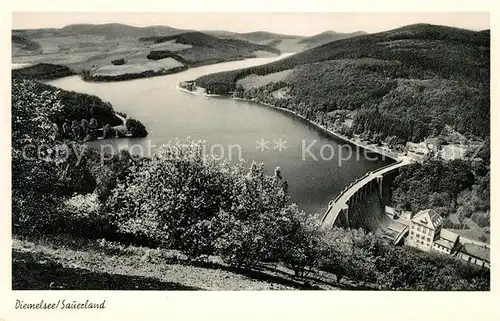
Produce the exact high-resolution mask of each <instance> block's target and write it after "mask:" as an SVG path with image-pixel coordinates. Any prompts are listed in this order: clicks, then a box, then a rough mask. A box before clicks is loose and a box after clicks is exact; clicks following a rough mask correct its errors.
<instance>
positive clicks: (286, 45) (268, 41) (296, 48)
mask: <svg viewBox="0 0 500 321" xmlns="http://www.w3.org/2000/svg"><path fill="white" fill-rule="evenodd" d="M205 33H207V34H210V35H212V36H216V37H221V38H231V39H242V40H246V41H250V42H253V43H256V44H260V45H266V46H269V47H273V48H275V49H278V50H279V51H281V52H300V51H302V50H304V48H305V44H301V43H299V42H300V40H302V39H303V38H304V37H303V36H297V35H285V34H278V33H272V32H267V31H255V32H247V33H236V32H229V31H224V30H209V31H206V32H205Z"/></svg>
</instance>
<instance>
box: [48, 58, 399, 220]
mask: <svg viewBox="0 0 500 321" xmlns="http://www.w3.org/2000/svg"><path fill="white" fill-rule="evenodd" d="M283 56H284V55H283ZM283 56H281V57H283ZM277 59H279V58H255V59H247V60H244V61H234V62H228V63H221V64H216V65H211V66H203V67H199V68H193V69H189V70H186V71H184V72H181V73H178V74H173V75H166V76H159V77H153V78H145V79H137V80H131V81H124V82H115V83H90V82H84V81H82V80H81V79H80V77H78V76H72V77H66V78H62V79H57V80H54V81H50V82H48V83H49V84H51V85H53V86H56V87H59V88H62V89H66V90H73V91H76V92H81V93H88V94H93V95H97V96H99V97H100V98H102V99H103V100H107V101H109V102H111V103H112V104H113V107H114V109H115V110H116V111H122V112H125V113H126V114H127V115H128V116H130V117H133V118H136V119H138V120H140V121H141V122H142V123H144V125H145V126H146V128H147V130H148V132H149V135H148V137H146V138H144V139H119V140H111V141H109V140H108V141H99V142H93V143H92V144H93V145H95V146H98V147H99V146H101V145H102V144H112V145H113V146H115V148H117V147H118V146H122V147H126V146H128V147H129V148H130V147H132V146H134V145H135V147H134V148H133V149H132V151H131V152H136V153H137V152H140V148H142V150H143V151H147V150H148V144H149V145H156V146H160V145H161V144H163V143H166V142H168V141H172V140H175V139H176V138H179V139H181V140H184V139H186V138H187V137H188V136H190V137H191V138H193V139H195V140H198V139H204V140H206V142H207V146H208V151H210V148H213V149H212V151H213V152H214V154H215V155H217V156H220V155H221V153H223V156H225V157H227V158H230V159H232V160H237V159H238V157H239V156H241V157H243V158H244V159H245V160H246V161H247V162H248V163H250V162H251V161H257V162H263V163H264V164H265V166H266V169H267V171H268V173H269V174H270V173H272V172H273V170H274V168H275V167H276V166H280V167H281V171H282V176H283V178H284V179H286V180H287V181H288V183H289V190H290V196H291V198H292V202H294V203H297V204H298V205H299V207H300V208H302V209H304V210H305V211H308V212H315V213H321V214H322V213H324V211H325V210H326V208H327V205H328V202H329V201H330V200H331V199H333V198H335V197H336V196H337V194H338V193H339V192H340V191H341V190H342V189H343V188H344V187H345V186H346V185H348V184H349V183H350V182H352V181H354V180H355V179H356V178H358V177H361V176H363V175H364V174H365V173H366V172H368V171H371V170H374V169H376V168H378V167H381V166H383V165H385V164H388V163H389V162H390V160H388V159H386V160H381V159H375V158H376V156H375V155H374V154H369V155H368V156H369V157H368V158H370V159H367V157H366V155H365V153H364V151H363V150H357V149H356V148H355V147H352V146H351V145H347V146H344V143H343V142H342V141H341V140H337V139H335V138H332V137H330V136H329V135H327V134H325V133H323V132H322V131H321V130H319V129H318V128H316V127H315V126H312V125H310V124H308V123H307V122H305V121H304V120H302V119H300V118H297V117H295V116H293V115H290V114H288V113H285V112H283V111H280V110H277V109H273V108H270V107H265V106H261V105H259V104H256V103H251V102H245V101H236V100H232V99H229V98H216V97H210V99H207V98H206V97H205V96H203V95H195V94H191V93H186V92H183V91H181V90H179V89H177V88H176V87H177V84H178V83H179V82H181V81H185V80H192V79H195V78H197V77H199V76H202V75H205V74H210V73H214V72H219V71H225V70H231V69H238V68H242V67H249V66H254V65H260V64H264V63H268V62H272V61H275V60H277ZM280 139H281V141H280ZM257 142H263V143H264V145H263V146H259V145H258V143H257ZM266 142H267V143H266ZM280 142H281V144H280ZM311 144H312V146H311ZM309 146H311V147H310V148H308V147H309ZM342 146H344V147H343V148H342ZM348 146H351V147H348ZM257 147H261V148H257ZM349 148H351V149H352V151H349ZM332 151H333V156H332ZM349 154H352V155H351V157H349Z"/></svg>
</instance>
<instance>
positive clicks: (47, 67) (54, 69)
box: [12, 63, 76, 80]
mask: <svg viewBox="0 0 500 321" xmlns="http://www.w3.org/2000/svg"><path fill="white" fill-rule="evenodd" d="M72 75H76V73H75V72H74V71H73V70H71V69H70V68H69V67H67V66H62V65H54V64H46V63H40V64H36V65H33V66H28V67H24V68H19V69H13V70H12V78H16V79H22V78H28V79H37V80H50V79H57V78H62V77H66V76H72Z"/></svg>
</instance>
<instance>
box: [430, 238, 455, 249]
mask: <svg viewBox="0 0 500 321" xmlns="http://www.w3.org/2000/svg"><path fill="white" fill-rule="evenodd" d="M434 244H438V245H441V246H442V247H445V248H447V249H449V250H452V249H453V246H454V245H455V243H454V242H451V241H449V240H447V239H444V238H441V237H440V238H438V239H437V240H435V241H434Z"/></svg>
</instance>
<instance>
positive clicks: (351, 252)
mask: <svg viewBox="0 0 500 321" xmlns="http://www.w3.org/2000/svg"><path fill="white" fill-rule="evenodd" d="M13 86H14V87H13V91H12V229H13V234H14V237H15V236H16V235H30V236H31V237H35V236H36V235H45V237H47V236H49V235H59V234H65V235H70V236H73V237H78V238H86V239H89V240H90V239H92V240H95V239H103V238H104V239H105V240H108V241H117V242H121V243H122V244H135V245H140V246H146V247H149V248H156V247H160V248H166V249H176V250H179V251H181V252H182V253H183V254H185V255H186V256H187V257H189V258H190V259H191V260H192V263H193V264H199V263H200V262H203V260H205V259H206V258H207V256H209V255H216V256H218V257H220V258H221V259H222V260H223V261H224V262H226V263H227V264H228V265H230V266H232V267H235V268H238V269H243V270H252V269H257V268H258V267H259V266H262V264H271V265H273V264H274V265H276V264H282V265H284V266H286V267H288V268H290V269H292V270H293V271H294V272H295V274H296V277H297V278H301V277H304V276H305V275H307V274H312V275H314V274H315V273H318V272H319V271H324V272H329V273H332V274H333V275H335V279H334V280H333V279H332V282H341V281H342V280H343V279H349V280H351V282H355V284H357V286H358V287H364V288H368V289H385V290H488V289H489V287H490V285H489V284H490V275H489V271H488V270H487V269H481V268H479V267H475V266H472V265H469V264H467V263H465V262H462V261H461V260H458V259H455V258H452V257H448V256H443V255H440V254H428V253H419V252H416V251H415V250H414V249H411V248H406V247H394V246H392V245H390V244H388V243H387V242H386V241H385V240H384V239H381V238H379V237H375V236H374V235H372V234H366V233H364V232H363V231H358V230H343V229H334V230H329V231H324V230H322V229H320V228H319V220H318V218H317V217H315V216H312V215H310V214H308V213H304V212H303V211H300V209H298V208H297V207H296V206H295V205H291V204H289V196H288V192H287V191H288V187H287V183H286V181H285V180H284V178H283V177H282V174H281V171H280V170H279V168H276V169H275V171H274V174H273V175H266V174H265V170H264V165H263V164H256V163H252V164H251V165H250V166H249V167H248V166H246V165H245V163H244V162H243V161H242V162H240V163H238V164H231V163H229V162H228V161H225V160H222V161H221V160H215V159H213V158H211V157H207V156H206V155H204V154H203V146H202V144H200V143H197V142H193V141H189V140H188V141H186V142H180V141H177V142H172V143H168V144H166V145H164V146H163V147H162V148H160V149H159V150H157V151H156V152H155V154H154V155H153V156H152V157H151V158H147V159H146V158H137V157H132V156H131V155H130V154H128V153H127V152H122V153H120V154H116V155H102V154H100V153H99V152H98V151H97V150H93V149H90V148H87V147H86V146H85V145H82V144H81V143H79V142H78V141H72V140H71V139H62V138H61V137H60V136H58V135H54V133H53V131H52V129H53V128H54V125H55V120H56V119H58V117H57V116H58V115H60V114H61V113H62V110H64V108H66V107H65V106H63V104H62V103H61V99H60V97H59V93H58V92H57V91H51V90H44V91H42V92H40V91H38V88H37V84H36V83H34V82H32V81H27V80H24V81H17V80H14V84H13ZM130 126H132V127H136V128H137V130H142V127H140V126H138V124H137V123H135V122H129V123H128V124H127V128H128V127H130ZM30 146H32V147H35V148H27V147H30ZM62 149H64V150H66V152H67V153H66V154H61V153H59V152H58V151H61V150H62ZM77 156H78V157H77Z"/></svg>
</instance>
